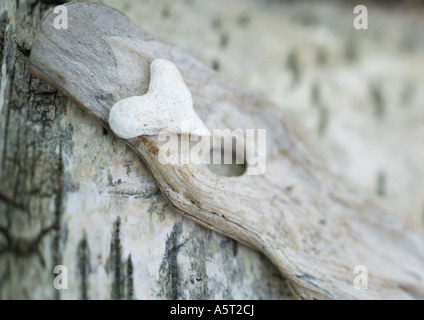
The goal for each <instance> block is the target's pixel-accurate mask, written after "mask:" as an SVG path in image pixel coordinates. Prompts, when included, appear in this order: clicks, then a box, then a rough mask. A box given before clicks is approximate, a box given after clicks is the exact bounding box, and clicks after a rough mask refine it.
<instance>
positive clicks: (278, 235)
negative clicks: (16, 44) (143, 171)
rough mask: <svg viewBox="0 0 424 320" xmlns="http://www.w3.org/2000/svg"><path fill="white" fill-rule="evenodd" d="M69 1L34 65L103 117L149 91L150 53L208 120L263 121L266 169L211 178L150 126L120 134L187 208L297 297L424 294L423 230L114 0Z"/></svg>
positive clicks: (224, 123)
mask: <svg viewBox="0 0 424 320" xmlns="http://www.w3.org/2000/svg"><path fill="white" fill-rule="evenodd" d="M67 7H68V29H67V30H56V29H55V28H54V27H53V20H54V18H55V15H53V14H50V15H49V16H48V17H47V18H46V20H45V21H44V23H43V24H42V26H41V29H40V32H39V33H38V35H37V37H36V39H35V40H34V44H33V48H32V52H31V57H30V70H31V72H32V73H33V74H34V75H35V76H37V77H40V78H41V79H43V80H45V81H47V82H49V83H50V84H52V85H53V86H55V87H56V88H58V89H59V90H61V91H62V92H64V93H65V94H66V95H67V96H68V97H69V98H70V99H71V100H73V101H74V102H75V103H77V104H78V105H79V106H80V107H81V108H83V109H84V110H86V111H87V112H89V113H90V114H92V115H93V116H94V117H96V118H97V119H98V120H99V121H101V123H102V124H103V126H104V127H105V128H107V129H109V128H108V123H107V119H108V113H109V109H110V108H111V107H112V106H113V104H114V103H115V102H116V101H118V100H120V99H122V98H126V97H129V96H133V95H142V94H143V93H145V92H146V91H147V88H148V83H149V72H148V67H149V65H150V62H151V61H152V60H153V59H154V58H165V59H168V60H170V61H172V62H174V63H175V64H176V65H177V67H178V69H179V70H180V72H181V74H182V76H183V78H184V80H185V82H186V84H187V85H188V87H189V89H190V91H191V93H192V95H193V101H194V107H195V110H196V112H197V114H198V115H199V116H200V118H201V119H202V120H203V121H204V123H205V124H206V126H207V127H208V128H209V129H211V128H229V129H235V128H257V129H266V130H267V171H266V173H265V174H264V175H258V176H248V175H242V176H240V177H219V176H216V175H214V174H212V173H211V172H210V171H209V169H208V168H207V167H206V166H205V165H162V164H160V163H159V161H158V158H157V154H158V149H159V148H160V146H161V143H160V142H158V141H157V139H156V137H154V136H144V137H138V138H134V139H130V140H127V143H128V144H129V145H130V146H131V147H132V148H133V149H134V150H135V151H136V153H137V154H139V155H140V156H141V157H142V159H143V160H144V161H145V162H146V164H147V165H148V167H149V168H150V170H151V171H152V173H153V175H154V177H155V178H156V180H157V182H158V184H159V185H160V188H161V190H162V191H163V192H164V194H165V195H166V196H167V197H168V198H169V200H170V201H171V202H172V204H173V205H174V206H175V207H176V208H177V209H178V210H179V211H180V212H181V213H182V214H183V215H184V216H187V217H189V218H190V219H192V220H194V221H196V222H198V223H200V224H201V225H204V226H206V227H207V228H210V229H212V230H216V231H218V232H220V233H223V234H225V235H228V236H230V237H232V238H234V239H236V240H238V241H241V242H243V243H245V244H248V245H250V246H252V247H254V248H256V249H258V250H260V251H262V252H263V253H265V254H266V255H267V256H268V257H269V259H270V260H271V261H272V262H273V263H274V264H275V265H276V266H277V268H278V269H279V270H280V271H281V272H282V274H283V275H285V276H286V277H287V278H288V279H289V280H290V282H291V285H292V288H293V290H294V291H295V292H296V293H297V294H298V295H299V297H302V298H420V297H421V298H422V297H423V296H424V245H423V243H424V235H423V232H422V230H417V229H414V228H413V227H411V226H408V225H406V224H405V223H404V222H403V221H401V220H400V219H399V218H394V217H393V216H392V215H391V214H390V213H389V211H390V210H387V209H386V208H384V207H383V204H380V203H378V202H377V200H375V199H374V198H372V197H370V196H367V195H363V194H361V193H360V192H358V191H357V190H354V189H352V188H351V187H350V186H349V185H348V184H347V183H345V182H343V181H341V180H340V179H338V178H337V177H334V176H333V175H331V174H330V173H329V172H327V170H326V169H325V168H324V167H323V166H322V165H321V164H320V162H319V160H317V158H316V157H315V156H314V154H313V153H312V152H311V150H310V148H309V147H308V145H307V144H306V142H304V141H303V140H302V137H301V135H300V134H299V133H298V132H297V131H296V129H295V128H294V126H293V125H292V124H291V123H290V120H289V119H288V118H286V116H285V115H284V114H282V113H281V111H279V110H277V109H276V108H274V107H273V106H272V105H271V104H270V103H268V102H266V100H264V99H263V98H262V97H261V98H258V97H255V96H252V95H250V94H248V93H246V92H244V91H242V90H240V89H239V88H236V87H234V86H231V85H229V84H227V83H225V82H223V81H221V80H220V79H218V78H217V77H216V76H215V75H214V73H213V72H212V71H211V70H210V69H208V68H206V67H204V66H203V65H202V64H200V63H199V62H198V61H196V60H195V59H193V58H192V57H190V56H189V55H188V54H186V53H185V52H183V51H181V50H180V49H178V48H176V47H174V46H171V45H168V44H165V43H163V42H160V41H158V40H156V39H154V37H153V36H151V35H150V34H147V33H146V32H144V31H142V30H141V29H140V28H139V27H137V26H136V25H134V24H133V23H132V22H131V21H129V20H128V19H127V18H126V17H125V16H124V15H122V14H121V13H119V12H118V11H115V10H113V9H111V8H109V7H106V6H101V5H95V4H90V3H72V4H68V5H67ZM89 16H91V17H96V19H87V17H89ZM246 72H249V71H248V69H247V70H246ZM357 265H364V266H366V267H367V269H368V277H369V287H368V290H357V289H355V287H354V285H353V279H354V278H355V276H356V275H355V274H354V273H353V269H354V267H355V266H357Z"/></svg>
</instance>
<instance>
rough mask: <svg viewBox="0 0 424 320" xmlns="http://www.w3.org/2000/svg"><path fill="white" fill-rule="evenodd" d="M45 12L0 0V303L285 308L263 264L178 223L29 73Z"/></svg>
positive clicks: (100, 135) (31, 4)
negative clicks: (60, 282)
mask: <svg viewBox="0 0 424 320" xmlns="http://www.w3.org/2000/svg"><path fill="white" fill-rule="evenodd" d="M54 5H56V4H55V3H54V4H48V3H47V2H45V1H26V0H20V1H15V0H6V1H0V59H1V66H2V67H1V76H0V299H2V300H6V299H111V298H113V299H256V298H257V299H285V298H286V299H287V298H292V295H291V294H290V291H289V289H288V288H287V285H286V283H285V280H284V279H282V277H281V276H280V275H279V273H278V271H277V270H276V269H275V268H274V267H273V266H272V265H271V264H270V263H269V262H268V261H267V259H266V258H264V256H263V255H261V254H259V253H256V252H253V251H252V250H250V249H248V248H246V247H245V246H241V245H239V244H238V243H237V242H235V241H233V240H232V239H229V238H227V237H224V236H222V235H219V234H216V233H215V232H212V231H210V230H208V229H205V228H203V227H201V226H199V225H197V224H195V223H193V222H192V221H191V220H189V219H185V218H184V217H182V216H181V215H180V214H178V213H177V212H176V211H175V210H174V209H173V208H172V206H171V204H170V203H169V201H168V200H167V199H166V197H165V196H164V195H163V194H162V193H161V192H160V190H159V187H158V185H157V184H156V182H155V181H154V179H153V177H152V175H151V173H150V172H149V171H148V170H147V167H146V166H145V165H144V164H143V163H142V162H141V159H140V158H139V157H138V156H137V155H136V154H135V153H134V152H133V151H132V150H131V149H130V148H129V147H128V146H127V145H126V144H125V143H124V142H123V141H121V140H120V139H117V138H116V137H114V136H112V135H110V134H108V133H107V132H106V130H104V129H103V127H102V126H101V125H100V124H99V123H98V122H97V121H95V120H94V118H92V117H90V116H87V115H86V113H84V112H83V111H82V110H81V109H80V108H79V107H77V106H76V105H75V104H73V103H71V102H70V101H69V100H68V99H67V98H66V97H65V96H64V95H63V94H61V93H60V92H58V91H57V90H56V89H55V88H53V87H52V86H50V85H48V84H47V83H46V82H44V81H42V80H40V79H38V78H36V77H33V76H32V75H31V74H30V73H29V70H28V58H29V55H30V51H31V48H32V43H33V39H34V37H35V33H36V31H38V29H39V27H40V25H41V23H42V21H43V19H44V18H45V16H46V14H47V13H49V12H50V11H51V10H52V9H53V6H54ZM58 264H61V265H64V266H66V267H67V269H68V289H67V290H56V289H55V288H54V287H53V279H54V277H55V276H56V275H55V274H54V273H53V269H54V267H55V266H56V265H58Z"/></svg>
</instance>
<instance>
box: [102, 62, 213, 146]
mask: <svg viewBox="0 0 424 320" xmlns="http://www.w3.org/2000/svg"><path fill="white" fill-rule="evenodd" d="M183 121H184V123H187V122H188V124H189V125H188V126H186V125H185V126H183V125H182V124H183ZM109 126H110V127H111V129H112V130H113V132H114V133H115V134H116V135H117V136H119V137H121V138H124V139H131V138H135V137H138V136H144V135H149V136H150V135H157V134H159V133H160V132H161V131H162V130H169V131H172V132H176V133H180V134H183V133H184V134H191V135H194V136H210V132H209V130H208V128H206V126H205V125H204V123H203V121H202V120H201V119H200V118H199V117H198V115H197V114H196V112H195V111H194V109H193V100H192V97H191V93H190V90H189V89H188V88H187V86H186V84H185V83H184V80H183V78H182V76H181V74H180V72H179V71H178V69H177V67H176V66H175V65H174V64H173V63H172V62H170V61H168V60H165V59H156V60H154V61H153V62H152V64H151V65H150V85H149V90H148V92H147V93H146V94H145V95H143V96H134V97H129V98H126V99H122V100H119V101H118V102H117V103H115V104H114V105H113V107H112V109H111V110H110V114H109Z"/></svg>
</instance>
